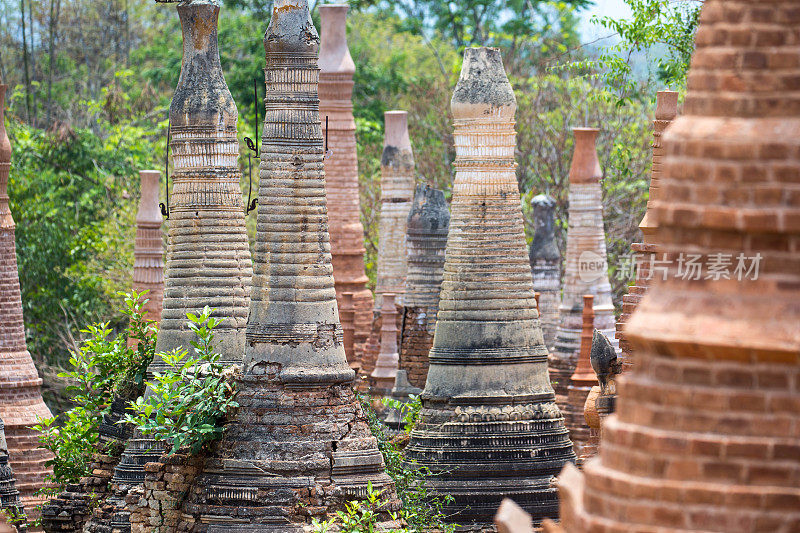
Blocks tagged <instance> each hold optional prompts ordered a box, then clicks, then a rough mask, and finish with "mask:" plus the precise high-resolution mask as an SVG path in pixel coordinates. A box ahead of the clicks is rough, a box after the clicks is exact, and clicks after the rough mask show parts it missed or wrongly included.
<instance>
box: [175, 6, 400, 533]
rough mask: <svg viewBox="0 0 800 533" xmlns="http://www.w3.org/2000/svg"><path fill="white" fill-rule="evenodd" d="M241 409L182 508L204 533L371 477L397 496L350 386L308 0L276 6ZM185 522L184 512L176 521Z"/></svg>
mask: <svg viewBox="0 0 800 533" xmlns="http://www.w3.org/2000/svg"><path fill="white" fill-rule="evenodd" d="M264 47H265V50H266V69H265V75H266V115H265V117H264V136H263V141H262V147H261V154H262V158H261V171H260V176H261V178H260V185H259V204H258V217H257V226H256V227H257V234H256V248H255V269H254V278H253V290H252V295H251V304H250V313H249V319H248V325H247V344H246V348H245V356H244V362H243V372H242V374H241V375H240V377H239V378H238V384H237V388H238V391H239V392H238V396H237V402H238V403H239V408H238V409H237V412H236V414H235V415H234V416H233V417H232V419H231V420H230V421H229V422H228V424H227V425H226V427H225V434H224V436H223V440H222V441H221V442H220V443H219V445H218V447H217V449H216V452H215V453H213V454H212V455H211V456H210V457H209V458H208V459H207V460H206V462H205V466H204V472H203V473H202V474H201V475H200V477H199V478H198V480H197V481H196V482H195V483H194V486H193V488H192V489H191V493H190V495H189V501H188V502H187V504H186V505H185V506H184V516H185V517H192V518H191V519H192V520H194V522H195V524H196V527H199V528H200V530H201V531H208V532H211V533H219V532H226V533H228V532H239V531H242V532H244V531H247V532H253V531H275V532H291V531H297V532H300V531H303V530H304V528H308V527H310V524H311V521H312V519H314V518H320V519H325V518H326V517H327V516H330V515H332V514H333V512H334V511H337V510H342V509H343V508H344V503H345V502H346V501H350V500H359V499H363V498H364V497H365V496H366V495H367V491H368V485H369V484H371V485H372V487H374V489H375V490H378V491H381V490H384V491H385V493H384V496H385V498H386V499H387V500H389V502H390V505H389V507H388V508H389V509H396V508H397V505H398V503H399V502H398V501H397V499H396V496H395V494H394V485H393V482H392V480H391V478H389V476H388V475H386V473H385V472H384V470H383V458H382V456H381V453H380V451H379V450H378V445H377V441H376V440H375V438H374V437H373V436H372V434H371V433H370V430H369V427H368V425H367V423H366V421H365V418H364V415H363V413H362V411H361V408H360V405H359V402H358V400H357V398H356V396H355V394H354V392H353V389H352V383H353V378H354V376H355V374H354V372H353V370H351V369H350V367H349V366H348V362H347V359H346V357H345V352H344V344H343V335H342V328H341V326H340V324H339V314H338V310H337V304H336V291H335V288H334V279H333V268H332V265H331V250H330V240H329V237H328V217H327V208H326V200H325V171H324V168H323V137H322V128H321V125H320V117H319V111H318V109H319V108H318V106H319V97H318V93H317V83H318V79H319V68H318V66H317V53H318V50H319V36H318V34H317V30H316V29H315V28H314V25H313V23H312V21H311V16H310V14H309V10H308V3H307V1H306V0H276V1H275V3H274V5H273V11H272V18H271V20H270V23H269V27H268V28H267V31H266V35H265V37H264ZM185 520H188V518H185Z"/></svg>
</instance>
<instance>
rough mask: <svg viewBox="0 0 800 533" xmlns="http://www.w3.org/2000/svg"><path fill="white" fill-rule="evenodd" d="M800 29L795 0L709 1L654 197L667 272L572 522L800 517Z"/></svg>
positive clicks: (642, 325) (723, 526)
mask: <svg viewBox="0 0 800 533" xmlns="http://www.w3.org/2000/svg"><path fill="white" fill-rule="evenodd" d="M798 27H800V10H798V6H797V2H796V1H795V0H773V1H770V2H764V1H763V0H761V1H759V0H708V1H707V2H706V3H705V4H704V5H703V7H702V13H701V15H700V26H699V28H698V31H697V37H696V43H697V48H696V51H695V53H694V56H693V58H692V64H691V69H690V71H689V76H688V92H687V95H686V101H685V104H684V110H683V111H684V112H683V114H682V115H681V116H680V117H678V118H677V119H676V120H675V121H674V122H673V123H672V125H671V126H670V127H669V129H668V130H667V131H666V133H665V134H664V137H663V143H664V151H665V156H664V168H663V175H662V178H661V183H660V185H661V188H660V191H659V194H658V196H657V198H656V200H655V201H654V203H653V206H652V215H653V223H654V224H655V225H656V227H657V228H658V230H657V239H658V243H657V244H658V251H659V253H661V252H663V253H665V254H667V257H668V258H669V259H670V264H669V265H668V268H669V270H668V272H667V280H666V281H662V279H661V277H659V278H658V281H657V282H655V283H653V284H652V285H651V286H650V288H649V289H648V293H647V295H646V296H645V298H644V299H643V300H642V302H641V304H640V305H639V307H638V308H637V309H636V312H635V313H634V314H633V316H632V317H631V319H630V321H629V322H628V325H627V326H626V328H625V333H626V336H627V338H628V340H629V342H630V344H631V346H632V348H633V350H634V353H635V363H634V365H633V369H632V370H631V371H630V372H628V373H627V374H626V375H625V379H623V380H620V383H619V385H618V388H619V402H618V407H617V410H616V413H615V414H614V415H612V416H610V417H609V418H608V419H607V420H606V421H605V424H604V426H603V441H602V443H601V445H600V456H599V458H596V459H593V460H590V461H588V462H587V463H586V465H585V466H584V475H583V476H581V475H580V474H578V473H577V472H575V471H574V470H573V471H569V472H565V473H564V474H562V476H561V478H560V479H559V485H560V488H561V494H562V495H563V496H564V499H563V500H562V501H563V505H562V509H563V514H564V521H563V526H564V529H565V530H567V531H569V532H570V533H572V532H590V531H591V532H594V531H615V532H634V531H636V532H641V531H673V532H689V531H707V532H730V531H797V530H798V525H799V524H800V491H799V490H798V479H800V409H798V406H799V405H800V390H799V389H798V383H800V329H799V328H798V324H800V306H798V302H800V248H798V246H797V244H798V243H800V158H798V154H800V136H798V132H800V84H799V83H798V80H800V41H798V39H797V29H798ZM742 36H746V37H747V38H746V39H742ZM681 254H683V263H682V262H681ZM689 254H692V255H693V256H699V257H697V258H696V259H695V260H693V261H692V262H693V263H694V264H697V265H699V266H700V269H699V270H698V269H697V268H695V267H692V268H691V269H689V273H687V269H688V265H687V263H686V261H687V258H688V255H689Z"/></svg>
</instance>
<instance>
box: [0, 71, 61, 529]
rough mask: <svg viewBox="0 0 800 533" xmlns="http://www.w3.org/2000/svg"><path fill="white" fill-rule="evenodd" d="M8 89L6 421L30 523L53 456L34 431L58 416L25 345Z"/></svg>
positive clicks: (3, 183)
mask: <svg viewBox="0 0 800 533" xmlns="http://www.w3.org/2000/svg"><path fill="white" fill-rule="evenodd" d="M6 90H8V85H0V295H2V299H1V300H0V418H2V419H3V421H4V422H5V435H6V441H7V443H8V455H9V460H10V462H11V467H12V468H13V469H14V473H15V474H16V476H17V489H18V490H19V492H20V495H21V496H22V503H23V505H24V506H25V508H26V509H27V511H28V515H29V518H31V519H33V518H36V517H37V516H38V513H37V511H36V506H37V505H39V504H40V503H42V502H43V501H44V500H43V499H42V498H40V497H38V496H36V495H35V493H36V491H37V490H39V489H41V488H42V487H43V486H44V484H45V479H46V478H47V476H48V474H51V473H52V470H51V469H50V468H49V467H47V466H45V462H47V461H48V460H49V459H50V458H52V455H51V454H50V452H47V451H45V450H43V449H41V448H39V447H38V446H39V440H38V433H37V432H36V431H34V430H32V429H30V428H31V426H34V425H36V424H37V423H38V420H39V418H50V417H52V416H53V415H52V414H51V413H50V409H48V408H47V406H46V405H45V404H44V400H42V394H41V384H42V380H41V379H40V378H39V374H38V373H37V372H36V367H35V366H34V365H33V359H31V354H30V353H29V352H28V347H27V345H26V343H25V324H24V323H23V321H22V296H21V294H20V287H19V272H18V271H17V249H16V242H15V232H14V230H15V227H16V226H15V224H14V219H13V218H12V216H11V210H10V209H9V206H8V200H9V198H8V173H9V170H10V168H11V143H10V142H9V140H8V135H7V134H6V126H5V97H6Z"/></svg>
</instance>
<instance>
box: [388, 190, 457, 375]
mask: <svg viewBox="0 0 800 533" xmlns="http://www.w3.org/2000/svg"><path fill="white" fill-rule="evenodd" d="M449 228H450V211H449V209H448V206H447V201H446V200H445V198H444V192H443V191H440V190H439V189H433V188H431V187H430V186H428V185H417V188H416V190H415V191H414V202H413V203H412V204H411V211H410V212H409V214H408V221H407V229H406V250H407V256H408V275H407V276H406V294H405V308H404V311H403V312H404V313H405V315H404V317H403V320H402V324H403V333H402V335H401V339H402V343H401V346H400V369H401V370H405V371H406V373H407V378H408V381H409V382H410V384H411V385H414V386H416V387H419V388H422V387H424V386H425V378H426V377H427V375H428V352H430V349H431V347H432V346H433V333H434V330H435V328H436V315H437V314H438V312H439V290H440V289H441V287H442V275H443V273H444V250H445V246H446V245H447V232H448V230H449Z"/></svg>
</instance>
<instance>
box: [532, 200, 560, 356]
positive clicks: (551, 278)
mask: <svg viewBox="0 0 800 533" xmlns="http://www.w3.org/2000/svg"><path fill="white" fill-rule="evenodd" d="M531 205H533V218H534V224H535V227H534V234H533V242H532V243H531V251H530V255H529V258H530V262H531V273H532V274H533V290H535V291H536V292H538V293H539V294H540V297H539V314H540V315H541V316H540V317H539V322H540V323H541V324H542V334H543V335H544V344H545V346H547V347H548V349H550V348H552V347H553V345H554V343H555V339H556V329H558V306H559V305H560V304H561V252H560V251H559V249H558V244H556V231H555V230H556V221H555V209H556V201H555V200H554V199H553V198H551V197H550V196H547V195H546V194H540V195H538V196H535V197H534V198H533V200H531Z"/></svg>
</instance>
